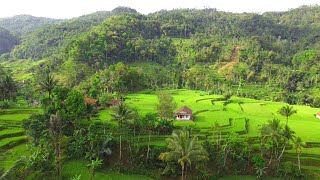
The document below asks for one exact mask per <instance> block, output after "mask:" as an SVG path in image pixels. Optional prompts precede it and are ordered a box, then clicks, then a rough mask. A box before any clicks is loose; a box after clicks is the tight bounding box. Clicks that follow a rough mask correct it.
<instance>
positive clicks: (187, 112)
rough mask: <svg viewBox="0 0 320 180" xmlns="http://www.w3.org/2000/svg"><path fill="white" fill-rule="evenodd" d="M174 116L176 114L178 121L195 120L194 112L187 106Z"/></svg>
mask: <svg viewBox="0 0 320 180" xmlns="http://www.w3.org/2000/svg"><path fill="white" fill-rule="evenodd" d="M174 114H175V116H176V119H177V120H182V121H189V120H192V119H193V117H192V110H191V109H190V108H188V107H187V106H183V107H181V108H180V109H178V110H177V111H176V112H175V113H174Z"/></svg>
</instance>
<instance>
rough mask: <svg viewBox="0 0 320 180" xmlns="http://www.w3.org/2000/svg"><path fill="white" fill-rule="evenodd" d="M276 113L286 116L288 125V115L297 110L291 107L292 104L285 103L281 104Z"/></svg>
mask: <svg viewBox="0 0 320 180" xmlns="http://www.w3.org/2000/svg"><path fill="white" fill-rule="evenodd" d="M278 113H279V114H281V115H282V116H285V117H286V118H287V122H286V125H288V120H289V117H290V116H291V115H293V114H295V113H297V110H295V109H293V106H289V105H286V106H283V107H282V108H280V109H279V110H278Z"/></svg>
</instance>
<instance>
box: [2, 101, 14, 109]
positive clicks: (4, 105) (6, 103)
mask: <svg viewBox="0 0 320 180" xmlns="http://www.w3.org/2000/svg"><path fill="white" fill-rule="evenodd" d="M13 105H14V103H13V102H11V101H0V109H9V108H10V107H12V106H13Z"/></svg>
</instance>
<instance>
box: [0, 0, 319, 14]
mask: <svg viewBox="0 0 320 180" xmlns="http://www.w3.org/2000/svg"><path fill="white" fill-rule="evenodd" d="M2 1H3V2H1V3H0V4H1V6H0V17H8V16H13V15H17V14H31V15H34V16H43V17H51V18H70V17H76V16H80V15H83V14H89V13H92V12H95V11H102V10H107V11H108V10H112V9H114V8H115V7H117V6H129V7H132V8H134V9H136V10H137V11H139V12H141V13H144V14H147V13H151V12H155V11H159V10H161V9H176V8H197V9H199V8H203V7H211V8H217V9H218V10H222V11H230V12H265V11H286V10H288V9H291V8H296V7H299V6H301V5H314V4H320V0H2Z"/></svg>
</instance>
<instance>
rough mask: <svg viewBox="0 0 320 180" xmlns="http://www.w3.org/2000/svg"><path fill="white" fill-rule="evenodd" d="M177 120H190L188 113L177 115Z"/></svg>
mask: <svg viewBox="0 0 320 180" xmlns="http://www.w3.org/2000/svg"><path fill="white" fill-rule="evenodd" d="M177 120H190V115H177Z"/></svg>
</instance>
